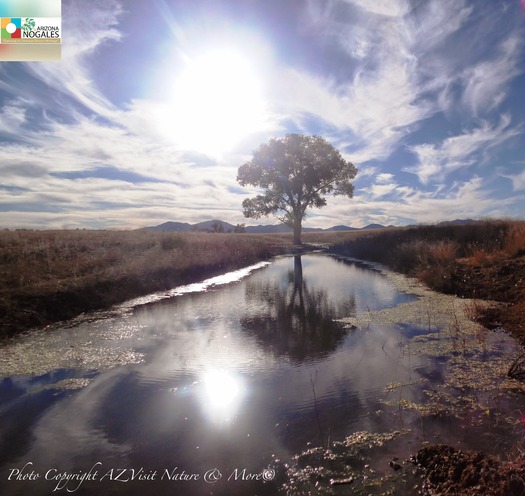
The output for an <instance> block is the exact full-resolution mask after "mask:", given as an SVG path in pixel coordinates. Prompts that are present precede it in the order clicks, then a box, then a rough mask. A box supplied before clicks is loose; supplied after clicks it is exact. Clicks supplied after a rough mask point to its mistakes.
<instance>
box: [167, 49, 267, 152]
mask: <svg viewBox="0 0 525 496" xmlns="http://www.w3.org/2000/svg"><path fill="white" fill-rule="evenodd" d="M172 95H173V96H172V97H171V99H170V100H168V102H167V104H166V105H165V106H164V108H163V110H162V112H161V116H160V119H159V125H160V126H161V128H162V131H163V132H164V133H167V134H168V135H169V137H170V139H172V140H173V141H174V142H176V143H177V145H179V146H181V147H183V148H185V149H191V150H199V151H201V152H204V153H208V154H211V155H220V154H221V153H224V152H226V151H228V150H230V149H231V148H232V147H233V146H234V145H235V144H236V143H237V142H239V141H240V140H241V139H242V138H243V137H244V136H247V135H248V134H250V133H252V132H256V131H260V130H262V129H264V127H265V123H266V121H267V117H266V108H265V103H264V99H263V92H262V88H261V84H260V79H259V78H258V77H257V75H256V72H255V70H254V69H253V68H252V66H251V64H250V63H248V61H247V59H246V58H244V57H243V56H242V55H241V54H240V53H239V52H238V51H236V50H234V49H225V48H223V49H216V50H213V51H210V52H207V53H205V54H203V55H201V56H200V57H197V58H195V59H193V60H191V61H190V62H189V63H188V64H187V67H186V69H185V70H184V71H183V73H182V74H181V76H180V77H179V78H178V79H177V80H176V81H175V83H174V86H173V93H172Z"/></svg>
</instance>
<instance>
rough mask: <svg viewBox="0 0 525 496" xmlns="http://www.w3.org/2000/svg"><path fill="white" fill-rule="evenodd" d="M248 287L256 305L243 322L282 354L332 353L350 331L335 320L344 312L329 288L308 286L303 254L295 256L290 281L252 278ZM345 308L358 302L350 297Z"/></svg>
mask: <svg viewBox="0 0 525 496" xmlns="http://www.w3.org/2000/svg"><path fill="white" fill-rule="evenodd" d="M246 291H247V295H246V296H247V299H248V300H249V301H251V302H253V303H255V304H256V307H255V305H254V307H252V308H253V310H252V312H251V313H249V314H248V315H247V316H245V317H243V318H242V319H241V326H242V327H243V329H244V331H245V332H247V333H249V334H251V335H254V336H255V337H256V339H257V341H258V342H259V343H260V344H261V345H262V346H263V347H264V348H266V349H269V350H271V351H272V352H273V353H274V354H276V355H278V356H281V355H287V356H289V357H290V358H291V359H293V360H294V361H298V362H302V361H304V360H305V359H307V358H311V357H318V356H323V355H328V354H330V353H331V352H333V351H334V350H335V349H336V348H337V347H338V346H339V344H341V342H342V341H343V338H344V336H345V335H346V333H347V329H345V327H344V325H343V324H342V323H341V322H336V321H334V318H337V317H340V316H341V315H336V310H335V308H334V306H333V304H331V303H330V301H329V300H328V296H327V294H326V292H325V291H323V290H315V289H311V288H308V285H307V283H306V281H305V280H304V279H303V268H302V263H301V257H300V256H295V257H294V270H293V271H289V272H288V280H287V281H286V284H283V283H282V282H280V281H277V282H274V283H272V282H266V283H260V282H259V283H257V282H252V283H249V284H248V286H247V288H246ZM345 310H346V311H347V312H348V313H347V315H351V314H353V313H354V310H355V302H354V301H353V300H350V301H349V302H348V303H347V304H346V305H345Z"/></svg>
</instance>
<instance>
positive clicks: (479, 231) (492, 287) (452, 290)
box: [333, 221, 525, 343]
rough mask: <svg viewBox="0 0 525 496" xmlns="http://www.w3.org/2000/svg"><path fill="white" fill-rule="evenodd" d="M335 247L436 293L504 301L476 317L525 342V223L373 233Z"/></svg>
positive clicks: (475, 311)
mask: <svg viewBox="0 0 525 496" xmlns="http://www.w3.org/2000/svg"><path fill="white" fill-rule="evenodd" d="M333 251H335V252H337V253H341V254H346V255H350V256H354V257H357V258H362V259H367V260H373V261H377V262H381V263H383V264H385V265H387V266H389V267H390V268H392V269H393V270H395V271H397V272H401V273H404V274H407V275H409V276H412V277H417V278H418V279H420V280H421V281H423V282H424V283H425V284H427V285H428V286H429V287H430V288H432V289H435V290H437V291H441V292H444V293H449V294H455V295H457V296H460V297H466V298H480V299H485V300H494V301H497V302H500V304H499V305H497V306H496V307H494V308H492V309H484V310H482V309H481V308H480V309H473V312H472V313H473V316H474V317H476V318H478V319H480V320H481V321H482V323H483V324H485V325H487V326H489V327H490V326H493V327H495V326H499V325H501V326H502V327H504V328H505V329H507V330H509V331H510V332H512V333H513V334H514V335H515V336H516V337H517V338H518V339H520V340H521V342H523V343H525V222H520V221H486V222H476V223H471V224H466V225H455V224H450V225H440V226H418V227H411V228H404V229H393V230H385V231H382V232H374V231H370V232H369V234H368V235H366V236H362V237H360V238H356V239H353V240H349V241H342V242H341V243H338V244H336V245H335V246H334V247H333Z"/></svg>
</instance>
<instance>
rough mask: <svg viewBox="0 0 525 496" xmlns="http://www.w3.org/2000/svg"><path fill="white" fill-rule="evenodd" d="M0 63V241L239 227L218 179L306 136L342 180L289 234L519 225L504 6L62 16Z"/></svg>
mask: <svg viewBox="0 0 525 496" xmlns="http://www.w3.org/2000/svg"><path fill="white" fill-rule="evenodd" d="M62 26H63V45H62V61H61V62H40V63H37V62H30V63H18V62H4V63H0V227H8V228H16V227H26V228H77V227H78V228H84V227H85V228H135V227H144V226H150V225H156V224H160V223H162V222H165V221H169V220H173V221H185V222H192V223H193V222H199V221H203V220H209V219H211V218H220V219H223V220H225V221H228V222H231V223H233V224H237V223H241V222H246V223H247V224H253V223H257V222H259V223H269V224H270V223H276V222H277V221H276V220H275V219H274V218H272V217H269V218H268V219H264V218H263V219H261V220H260V221H253V220H252V219H245V218H244V217H243V216H242V208H241V203H242V200H243V199H244V198H246V197H248V196H253V195H254V194H256V193H257V191H256V190H254V189H250V188H242V187H240V186H239V184H238V183H237V182H236V176H237V169H238V167H239V166H240V165H241V164H242V163H244V162H245V161H246V160H249V159H250V156H251V153H252V152H253V151H254V150H255V149H256V148H257V147H258V146H259V145H260V144H261V143H263V142H266V141H267V140H268V139H270V138H271V137H278V136H283V135H284V134H286V133H287V132H299V133H304V134H318V135H321V136H323V137H325V138H326V139H327V140H329V141H330V142H331V143H332V144H333V145H334V146H335V147H337V148H338V149H339V150H340V151H341V152H342V154H343V155H344V157H345V158H346V159H348V160H351V161H352V162H353V163H354V164H355V165H356V166H357V168H358V169H359V173H358V176H357V177H356V180H355V187H356V190H355V196H354V198H353V199H351V200H350V199H345V198H341V197H334V198H329V199H328V205H327V206H326V207H324V208H322V209H318V210H312V211H311V212H310V215H309V217H308V218H307V219H306V221H305V223H304V225H305V226H311V227H330V226H333V225H338V224H346V225H352V226H355V227H361V226H364V225H366V224H369V223H372V222H377V223H381V224H385V225H387V224H393V225H405V224H409V223H429V222H439V221H442V220H452V219H456V218H486V217H497V218H500V217H510V218H523V217H524V215H523V213H524V212H525V194H524V193H525V134H524V133H525V74H524V73H525V51H524V43H525V1H524V0H521V1H520V0H417V1H416V0H414V1H408V0H286V1H284V0H192V1H191V2H190V1H186V0H149V1H146V0H126V1H124V0H122V1H118V0H92V1H91V0H90V1H89V2H85V1H81V0H63V2H62Z"/></svg>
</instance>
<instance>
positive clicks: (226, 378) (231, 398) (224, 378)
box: [201, 370, 245, 423]
mask: <svg viewBox="0 0 525 496" xmlns="http://www.w3.org/2000/svg"><path fill="white" fill-rule="evenodd" d="M201 384H202V391H201V394H202V396H201V400H202V404H203V408H204V410H205V413H206V415H207V416H208V417H209V418H210V420H211V421H212V422H215V423H222V422H229V421H231V420H232V418H233V417H234V416H235V414H236V413H237V411H238V409H239V406H240V404H241V401H242V399H243V397H244V394H245V385H244V381H243V380H242V379H241V378H240V377H239V376H238V375H236V374H234V373H232V372H229V371H226V370H208V371H207V372H206V373H205V374H204V375H203V377H202V380H201Z"/></svg>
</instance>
